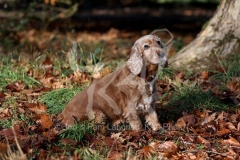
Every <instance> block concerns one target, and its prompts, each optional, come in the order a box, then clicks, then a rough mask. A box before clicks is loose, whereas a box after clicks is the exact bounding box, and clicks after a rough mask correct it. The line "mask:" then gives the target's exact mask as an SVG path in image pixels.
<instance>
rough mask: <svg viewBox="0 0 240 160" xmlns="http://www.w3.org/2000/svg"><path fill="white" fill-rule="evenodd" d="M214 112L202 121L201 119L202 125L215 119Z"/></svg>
mask: <svg viewBox="0 0 240 160" xmlns="http://www.w3.org/2000/svg"><path fill="white" fill-rule="evenodd" d="M215 116H216V113H213V114H211V115H210V116H208V117H206V118H205V119H204V120H203V121H202V123H201V124H202V125H204V124H206V123H209V122H211V121H213V120H214V119H215Z"/></svg>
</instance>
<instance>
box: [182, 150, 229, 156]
mask: <svg viewBox="0 0 240 160" xmlns="http://www.w3.org/2000/svg"><path fill="white" fill-rule="evenodd" d="M182 152H183V153H187V152H190V153H197V152H199V150H186V151H182ZM204 152H206V153H210V154H218V155H221V156H224V157H226V156H227V155H226V153H219V152H214V151H204Z"/></svg>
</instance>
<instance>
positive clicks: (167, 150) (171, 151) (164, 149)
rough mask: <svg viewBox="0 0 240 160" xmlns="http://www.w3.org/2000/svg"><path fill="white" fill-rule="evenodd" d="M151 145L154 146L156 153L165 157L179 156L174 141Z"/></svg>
mask: <svg viewBox="0 0 240 160" xmlns="http://www.w3.org/2000/svg"><path fill="white" fill-rule="evenodd" d="M149 145H150V146H152V147H153V148H154V149H155V151H157V152H158V153H159V154H161V155H163V156H165V157H168V158H170V157H172V156H173V155H175V154H177V151H178V148H177V146H176V145H175V143H174V142H172V141H167V142H164V143H162V144H161V143H156V142H152V143H150V144H149Z"/></svg>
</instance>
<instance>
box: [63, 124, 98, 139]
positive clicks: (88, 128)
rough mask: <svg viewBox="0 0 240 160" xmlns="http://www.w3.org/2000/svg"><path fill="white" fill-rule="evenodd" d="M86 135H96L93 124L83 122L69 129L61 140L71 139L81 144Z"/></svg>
mask: <svg viewBox="0 0 240 160" xmlns="http://www.w3.org/2000/svg"><path fill="white" fill-rule="evenodd" d="M86 133H90V134H92V133H94V131H93V122H89V121H82V122H79V123H76V124H73V125H72V126H71V127H68V128H67V129H66V130H64V131H63V132H62V133H61V134H60V137H61V138H71V139H74V140H76V141H78V142H80V141H81V140H82V138H83V136H84V135H85V134H86Z"/></svg>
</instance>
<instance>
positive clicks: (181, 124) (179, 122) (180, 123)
mask: <svg viewBox="0 0 240 160" xmlns="http://www.w3.org/2000/svg"><path fill="white" fill-rule="evenodd" d="M175 126H176V127H177V128H179V129H183V128H186V126H187V125H186V123H185V121H184V120H183V119H182V118H179V119H178V120H177V122H176V124H175Z"/></svg>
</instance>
